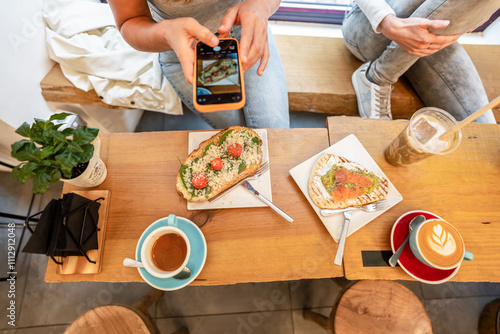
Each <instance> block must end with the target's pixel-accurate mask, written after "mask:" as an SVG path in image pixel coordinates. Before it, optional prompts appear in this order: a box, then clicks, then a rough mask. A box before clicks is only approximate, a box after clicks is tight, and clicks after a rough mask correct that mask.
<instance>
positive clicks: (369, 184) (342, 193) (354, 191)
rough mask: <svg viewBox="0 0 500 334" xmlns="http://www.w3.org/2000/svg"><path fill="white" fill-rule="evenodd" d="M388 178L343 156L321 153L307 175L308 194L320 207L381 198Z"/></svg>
mask: <svg viewBox="0 0 500 334" xmlns="http://www.w3.org/2000/svg"><path fill="white" fill-rule="evenodd" d="M388 189H389V181H388V180H387V179H386V178H384V177H382V176H379V175H376V174H375V173H373V172H371V171H369V170H367V169H366V168H364V167H363V166H361V165H360V164H358V163H355V162H352V161H349V160H348V159H346V158H343V157H340V156H337V155H334V154H328V153H325V154H323V155H322V156H321V157H320V158H319V159H318V160H317V161H316V163H315V164H314V166H313V168H312V171H311V175H310V176H309V184H308V190H309V196H310V197H311V199H312V200H313V202H314V204H316V205H317V206H318V207H320V208H322V209H343V208H347V207H350V206H354V205H363V204H368V203H372V202H375V201H378V200H381V199H383V198H385V197H386V196H387V193H388Z"/></svg>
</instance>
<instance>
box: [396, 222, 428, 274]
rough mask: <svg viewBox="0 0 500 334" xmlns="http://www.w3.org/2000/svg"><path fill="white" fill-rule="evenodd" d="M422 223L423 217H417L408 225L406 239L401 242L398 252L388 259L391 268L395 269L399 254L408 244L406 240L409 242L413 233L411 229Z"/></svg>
mask: <svg viewBox="0 0 500 334" xmlns="http://www.w3.org/2000/svg"><path fill="white" fill-rule="evenodd" d="M424 221H425V217H424V216H422V215H418V216H416V217H414V218H413V219H412V220H411V221H410V223H409V224H408V228H409V229H410V232H409V233H408V236H407V237H406V240H405V242H403V244H402V245H401V246H399V248H398V250H397V251H396V252H395V253H394V254H393V255H392V256H391V258H390V259H389V264H390V265H391V267H395V266H396V264H397V263H398V259H399V256H400V255H401V253H403V249H404V248H405V246H406V244H407V243H408V240H410V234H411V232H412V231H413V228H414V227H415V226H416V225H417V224H420V223H422V222H424Z"/></svg>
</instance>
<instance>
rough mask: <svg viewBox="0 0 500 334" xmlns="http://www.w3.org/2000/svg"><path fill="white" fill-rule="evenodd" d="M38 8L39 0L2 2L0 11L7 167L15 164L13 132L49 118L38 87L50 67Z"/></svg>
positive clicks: (1, 125)
mask: <svg viewBox="0 0 500 334" xmlns="http://www.w3.org/2000/svg"><path fill="white" fill-rule="evenodd" d="M42 6H43V1H42V0H22V1H4V2H3V3H2V10H1V11H0V45H1V46H2V47H1V49H2V52H0V73H1V74H0V87H1V89H0V101H2V107H1V109H0V133H1V135H0V161H4V162H7V163H9V162H10V163H11V164H14V163H15V161H16V160H13V159H12V158H10V144H11V143H12V142H14V141H16V140H18V139H19V137H20V136H18V135H17V134H16V133H15V132H14V129H15V128H17V127H18V126H19V125H21V124H22V123H23V122H24V121H29V120H32V119H33V118H34V117H39V118H46V117H48V116H49V115H50V111H49V108H48V107H47V104H46V103H45V101H44V99H43V97H42V95H41V93H40V86H39V82H40V80H41V79H42V78H43V77H44V76H45V75H46V74H47V72H48V71H49V70H50V69H51V68H52V66H53V62H52V61H51V60H50V59H49V57H48V54H47V50H46V47H45V32H44V24H43V19H42ZM0 170H1V169H0Z"/></svg>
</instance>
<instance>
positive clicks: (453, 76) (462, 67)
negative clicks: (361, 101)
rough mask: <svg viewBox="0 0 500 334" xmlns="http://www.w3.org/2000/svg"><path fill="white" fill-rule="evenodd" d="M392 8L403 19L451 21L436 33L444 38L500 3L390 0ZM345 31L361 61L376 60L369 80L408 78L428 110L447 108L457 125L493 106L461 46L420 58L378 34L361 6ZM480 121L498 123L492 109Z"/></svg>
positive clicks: (348, 17)
mask: <svg viewBox="0 0 500 334" xmlns="http://www.w3.org/2000/svg"><path fill="white" fill-rule="evenodd" d="M387 3H388V4H389V5H390V6H391V7H392V9H393V10H394V12H395V13H396V16H397V17H400V18H406V17H423V18H428V19H443V20H450V21H451V22H450V24H449V25H448V26H447V27H446V28H444V29H439V30H436V31H431V32H433V33H435V34H441V35H451V34H464V33H465V32H467V31H469V30H470V29H472V28H474V27H475V26H477V25H478V24H480V23H481V22H483V21H484V20H486V19H487V18H489V17H490V16H491V14H493V13H494V12H495V10H497V9H498V8H499V6H500V1H499V0H494V1H481V0H456V1H450V0H387ZM342 32H343V34H344V41H345V43H346V45H347V47H348V48H349V50H350V51H351V52H352V53H353V54H354V55H355V56H356V57H357V58H359V59H360V60H362V61H364V62H367V61H372V64H371V66H370V70H369V71H370V72H369V77H370V78H371V79H372V80H373V81H374V82H375V83H376V84H379V85H380V84H393V83H395V82H396V81H397V80H398V79H399V77H400V76H401V75H405V76H406V77H407V78H408V80H409V81H410V83H411V84H412V86H413V87H414V88H415V90H416V92H417V93H418V95H419V96H420V98H421V100H422V102H423V103H424V104H425V105H427V106H433V107H438V108H441V109H444V110H446V111H448V112H449V113H450V114H452V115H453V116H454V117H455V118H456V119H457V120H462V119H464V118H466V117H467V116H468V115H470V114H471V113H473V112H474V111H476V110H478V109H479V108H481V107H482V106H484V105H486V104H487V103H488V97H487V96H486V92H485V90H484V86H483V84H482V82H481V78H480V77H479V74H478V73H477V70H476V68H475V67H474V64H473V63H472V61H471V59H470V57H469V55H468V54H467V52H466V51H465V50H464V48H463V47H462V46H461V45H460V44H459V43H458V42H455V43H453V44H452V45H450V46H448V47H446V48H444V49H442V50H440V51H438V52H436V53H434V54H432V55H430V56H427V57H421V58H419V57H417V56H414V55H411V54H409V53H407V52H406V51H404V50H403V49H402V48H401V47H399V45H397V44H396V43H395V42H393V41H391V40H389V39H388V38H387V37H385V36H384V35H382V34H377V33H375V32H374V31H373V29H372V27H371V25H370V23H369V21H368V19H367V18H366V16H365V15H364V14H363V12H362V11H361V9H359V7H358V6H354V8H353V9H352V11H351V12H349V14H347V15H346V18H345V20H344V23H343V25H342ZM476 122H482V123H496V121H495V117H494V116H493V113H492V111H491V110H490V111H488V112H486V113H485V114H483V115H482V116H480V117H479V118H477V119H476Z"/></svg>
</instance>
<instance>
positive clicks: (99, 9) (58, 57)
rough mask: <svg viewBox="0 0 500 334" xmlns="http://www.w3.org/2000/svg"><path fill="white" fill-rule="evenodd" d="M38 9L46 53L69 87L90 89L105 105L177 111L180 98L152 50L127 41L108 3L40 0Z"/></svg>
mask: <svg viewBox="0 0 500 334" xmlns="http://www.w3.org/2000/svg"><path fill="white" fill-rule="evenodd" d="M43 12H44V13H43V14H44V19H45V22H46V40H47V46H48V50H49V55H50V58H51V59H53V60H54V61H56V62H58V63H59V64H60V65H61V69H62V71H63V73H64V75H65V76H66V77H67V78H68V80H70V81H71V83H73V85H75V87H77V88H80V89H82V90H84V91H89V90H92V89H95V91H96V93H97V95H99V96H101V97H102V100H103V102H105V103H107V104H110V105H115V106H121V107H127V108H134V109H146V110H154V111H160V112H163V113H167V114H175V115H182V104H181V101H180V99H179V97H178V95H177V94H176V92H175V91H174V89H173V88H172V85H171V84H170V83H169V82H168V80H167V79H166V78H165V77H164V76H163V73H162V72H161V69H160V64H159V62H158V54H157V53H146V52H140V51H137V50H135V49H133V48H132V47H131V46H129V45H128V44H127V43H126V42H125V40H124V39H123V37H122V36H121V34H120V32H119V31H118V29H117V28H116V26H115V21H114V18H113V14H112V12H111V8H110V7H109V5H108V4H102V3H100V2H98V1H94V0H45V2H44V10H43Z"/></svg>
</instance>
